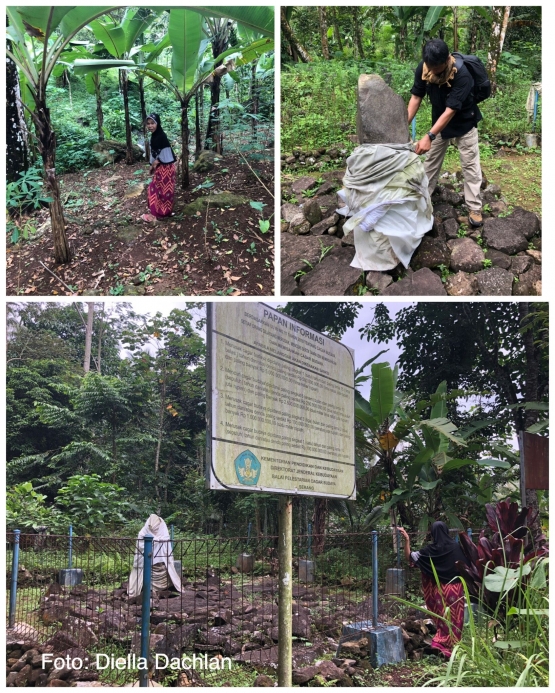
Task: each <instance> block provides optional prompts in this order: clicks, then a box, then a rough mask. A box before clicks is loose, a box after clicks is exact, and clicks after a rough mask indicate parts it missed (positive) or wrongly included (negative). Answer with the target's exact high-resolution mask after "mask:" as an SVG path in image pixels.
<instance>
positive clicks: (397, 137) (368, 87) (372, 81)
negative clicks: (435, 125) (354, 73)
mask: <svg viewBox="0 0 555 693" xmlns="http://www.w3.org/2000/svg"><path fill="white" fill-rule="evenodd" d="M357 136H358V141H359V144H405V143H407V142H410V137H409V123H408V116H407V106H406V104H405V102H404V101H403V98H402V97H401V96H399V94H396V93H395V92H394V91H393V89H391V88H390V87H388V86H387V84H386V83H385V82H384V81H383V79H382V78H381V77H380V76H379V75H360V77H359V78H358V89H357Z"/></svg>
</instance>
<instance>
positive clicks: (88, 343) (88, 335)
mask: <svg viewBox="0 0 555 693" xmlns="http://www.w3.org/2000/svg"><path fill="white" fill-rule="evenodd" d="M87 308H88V312H87V329H86V330H85V360H84V362H83V371H84V372H85V375H86V374H87V373H88V372H89V371H90V369H91V348H92V335H93V321H94V303H87Z"/></svg>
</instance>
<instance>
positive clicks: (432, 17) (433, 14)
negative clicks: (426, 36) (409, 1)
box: [424, 5, 445, 31]
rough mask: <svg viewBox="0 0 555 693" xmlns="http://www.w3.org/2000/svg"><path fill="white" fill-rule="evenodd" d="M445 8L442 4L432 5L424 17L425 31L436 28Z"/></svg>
mask: <svg viewBox="0 0 555 693" xmlns="http://www.w3.org/2000/svg"><path fill="white" fill-rule="evenodd" d="M444 9H445V8H444V7H443V6H440V5H433V6H432V7H430V9H429V10H428V12H427V14H426V17H425V19H424V31H431V30H432V29H433V28H434V26H435V25H436V23H437V21H438V19H439V18H440V17H441V14H442V12H443V10H444Z"/></svg>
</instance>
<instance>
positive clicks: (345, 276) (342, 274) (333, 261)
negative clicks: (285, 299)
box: [299, 248, 361, 296]
mask: <svg viewBox="0 0 555 693" xmlns="http://www.w3.org/2000/svg"><path fill="white" fill-rule="evenodd" d="M353 257H354V250H353V249H352V248H335V249H334V250H332V251H331V253H330V254H329V255H326V257H325V258H324V259H323V260H322V262H320V263H319V264H318V265H316V267H315V268H314V269H313V270H312V271H311V272H309V273H308V274H306V275H305V276H304V277H301V279H300V281H299V289H300V290H301V293H302V294H303V295H305V296H350V295H352V291H353V289H354V287H355V285H356V284H357V283H358V282H360V277H361V271H360V270H359V269H356V268H354V267H351V266H350V265H351V262H352V260H353Z"/></svg>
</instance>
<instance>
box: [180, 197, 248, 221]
mask: <svg viewBox="0 0 555 693" xmlns="http://www.w3.org/2000/svg"><path fill="white" fill-rule="evenodd" d="M248 201H249V199H248V197H245V196H244V195H235V194H233V193H229V192H222V193H212V194H211V195H203V196H202V197H198V198H197V199H196V200H195V201H194V202H190V203H189V204H188V205H185V207H183V213H184V214H191V215H192V214H196V213H197V212H201V213H202V212H204V211H205V210H206V207H208V206H210V207H217V208H218V209H225V207H238V206H239V205H245V204H247V203H248Z"/></svg>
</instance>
